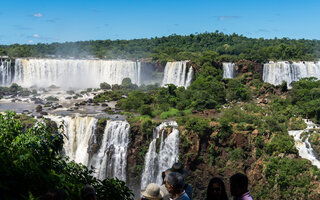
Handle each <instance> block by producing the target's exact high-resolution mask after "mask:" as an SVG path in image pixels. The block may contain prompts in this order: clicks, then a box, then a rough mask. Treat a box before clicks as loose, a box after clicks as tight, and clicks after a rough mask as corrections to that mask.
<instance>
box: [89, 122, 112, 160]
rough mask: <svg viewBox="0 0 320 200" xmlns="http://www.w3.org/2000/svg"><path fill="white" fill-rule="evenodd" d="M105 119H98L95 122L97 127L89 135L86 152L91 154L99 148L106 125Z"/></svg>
mask: <svg viewBox="0 0 320 200" xmlns="http://www.w3.org/2000/svg"><path fill="white" fill-rule="evenodd" d="M106 122H107V121H106V119H100V120H99V121H98V123H97V127H96V129H95V131H94V134H93V135H91V137H90V139H89V145H88V150H87V152H88V153H89V154H90V156H92V155H93V154H95V153H97V151H98V150H99V149H100V146H101V143H102V138H103V134H104V129H105V127H106Z"/></svg>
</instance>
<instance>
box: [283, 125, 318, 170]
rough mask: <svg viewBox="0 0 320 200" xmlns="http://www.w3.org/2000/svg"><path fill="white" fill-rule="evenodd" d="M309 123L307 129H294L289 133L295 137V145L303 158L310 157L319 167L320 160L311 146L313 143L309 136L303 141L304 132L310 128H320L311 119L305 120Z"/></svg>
mask: <svg viewBox="0 0 320 200" xmlns="http://www.w3.org/2000/svg"><path fill="white" fill-rule="evenodd" d="M305 122H306V124H307V128H306V129H305V130H294V131H289V135H291V136H293V137H294V140H295V146H296V148H297V149H298V151H299V155H300V156H301V157H302V158H305V159H308V160H310V161H311V163H312V164H313V165H315V166H317V167H318V168H320V161H319V160H318V159H317V157H316V156H315V154H314V152H313V149H312V147H311V144H310V142H309V137H308V138H306V140H305V141H304V142H303V141H302V139H301V134H302V133H303V132H308V131H309V130H310V129H313V128H317V129H319V128H320V127H317V126H316V125H315V124H314V123H313V122H312V121H310V120H305Z"/></svg>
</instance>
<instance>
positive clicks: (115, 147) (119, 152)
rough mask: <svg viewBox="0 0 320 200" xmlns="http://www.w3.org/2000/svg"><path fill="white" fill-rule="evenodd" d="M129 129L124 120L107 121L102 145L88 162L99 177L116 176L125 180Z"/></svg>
mask: <svg viewBox="0 0 320 200" xmlns="http://www.w3.org/2000/svg"><path fill="white" fill-rule="evenodd" d="M129 129H130V125H129V123H128V122H126V121H107V125H106V128H105V130H104V134H103V139H102V145H101V147H100V149H99V151H98V152H97V153H96V154H94V155H93V157H92V160H91V163H90V167H92V168H93V169H94V171H95V176H96V177H98V178H99V179H101V180H103V179H105V178H107V177H117V178H119V179H120V180H123V181H126V169H127V148H128V144H129Z"/></svg>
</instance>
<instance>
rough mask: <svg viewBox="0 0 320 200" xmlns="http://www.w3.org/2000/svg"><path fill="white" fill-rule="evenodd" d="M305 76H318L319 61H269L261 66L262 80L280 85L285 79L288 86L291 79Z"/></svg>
mask: <svg viewBox="0 0 320 200" xmlns="http://www.w3.org/2000/svg"><path fill="white" fill-rule="evenodd" d="M305 77H316V78H318V79H319V78H320V62H317V63H314V62H293V63H289V62H269V63H266V64H264V66H263V81H264V82H268V83H271V84H273V85H280V84H281V83H282V82H283V81H286V82H287V84H288V86H289V85H290V84H291V83H292V82H293V81H299V80H300V79H301V78H305Z"/></svg>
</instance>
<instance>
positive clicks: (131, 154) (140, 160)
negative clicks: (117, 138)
mask: <svg viewBox="0 0 320 200" xmlns="http://www.w3.org/2000/svg"><path fill="white" fill-rule="evenodd" d="M129 137H130V142H129V147H128V152H127V154H128V156H127V159H128V160H127V185H128V186H129V188H130V189H131V190H132V191H133V193H134V194H135V196H136V197H138V196H140V187H141V186H140V184H141V175H142V171H143V166H144V156H145V155H143V152H144V151H147V150H148V147H149V144H150V142H151V139H152V138H146V137H145V136H144V135H143V133H142V131H141V127H140V126H139V125H131V129H130V136H129Z"/></svg>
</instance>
